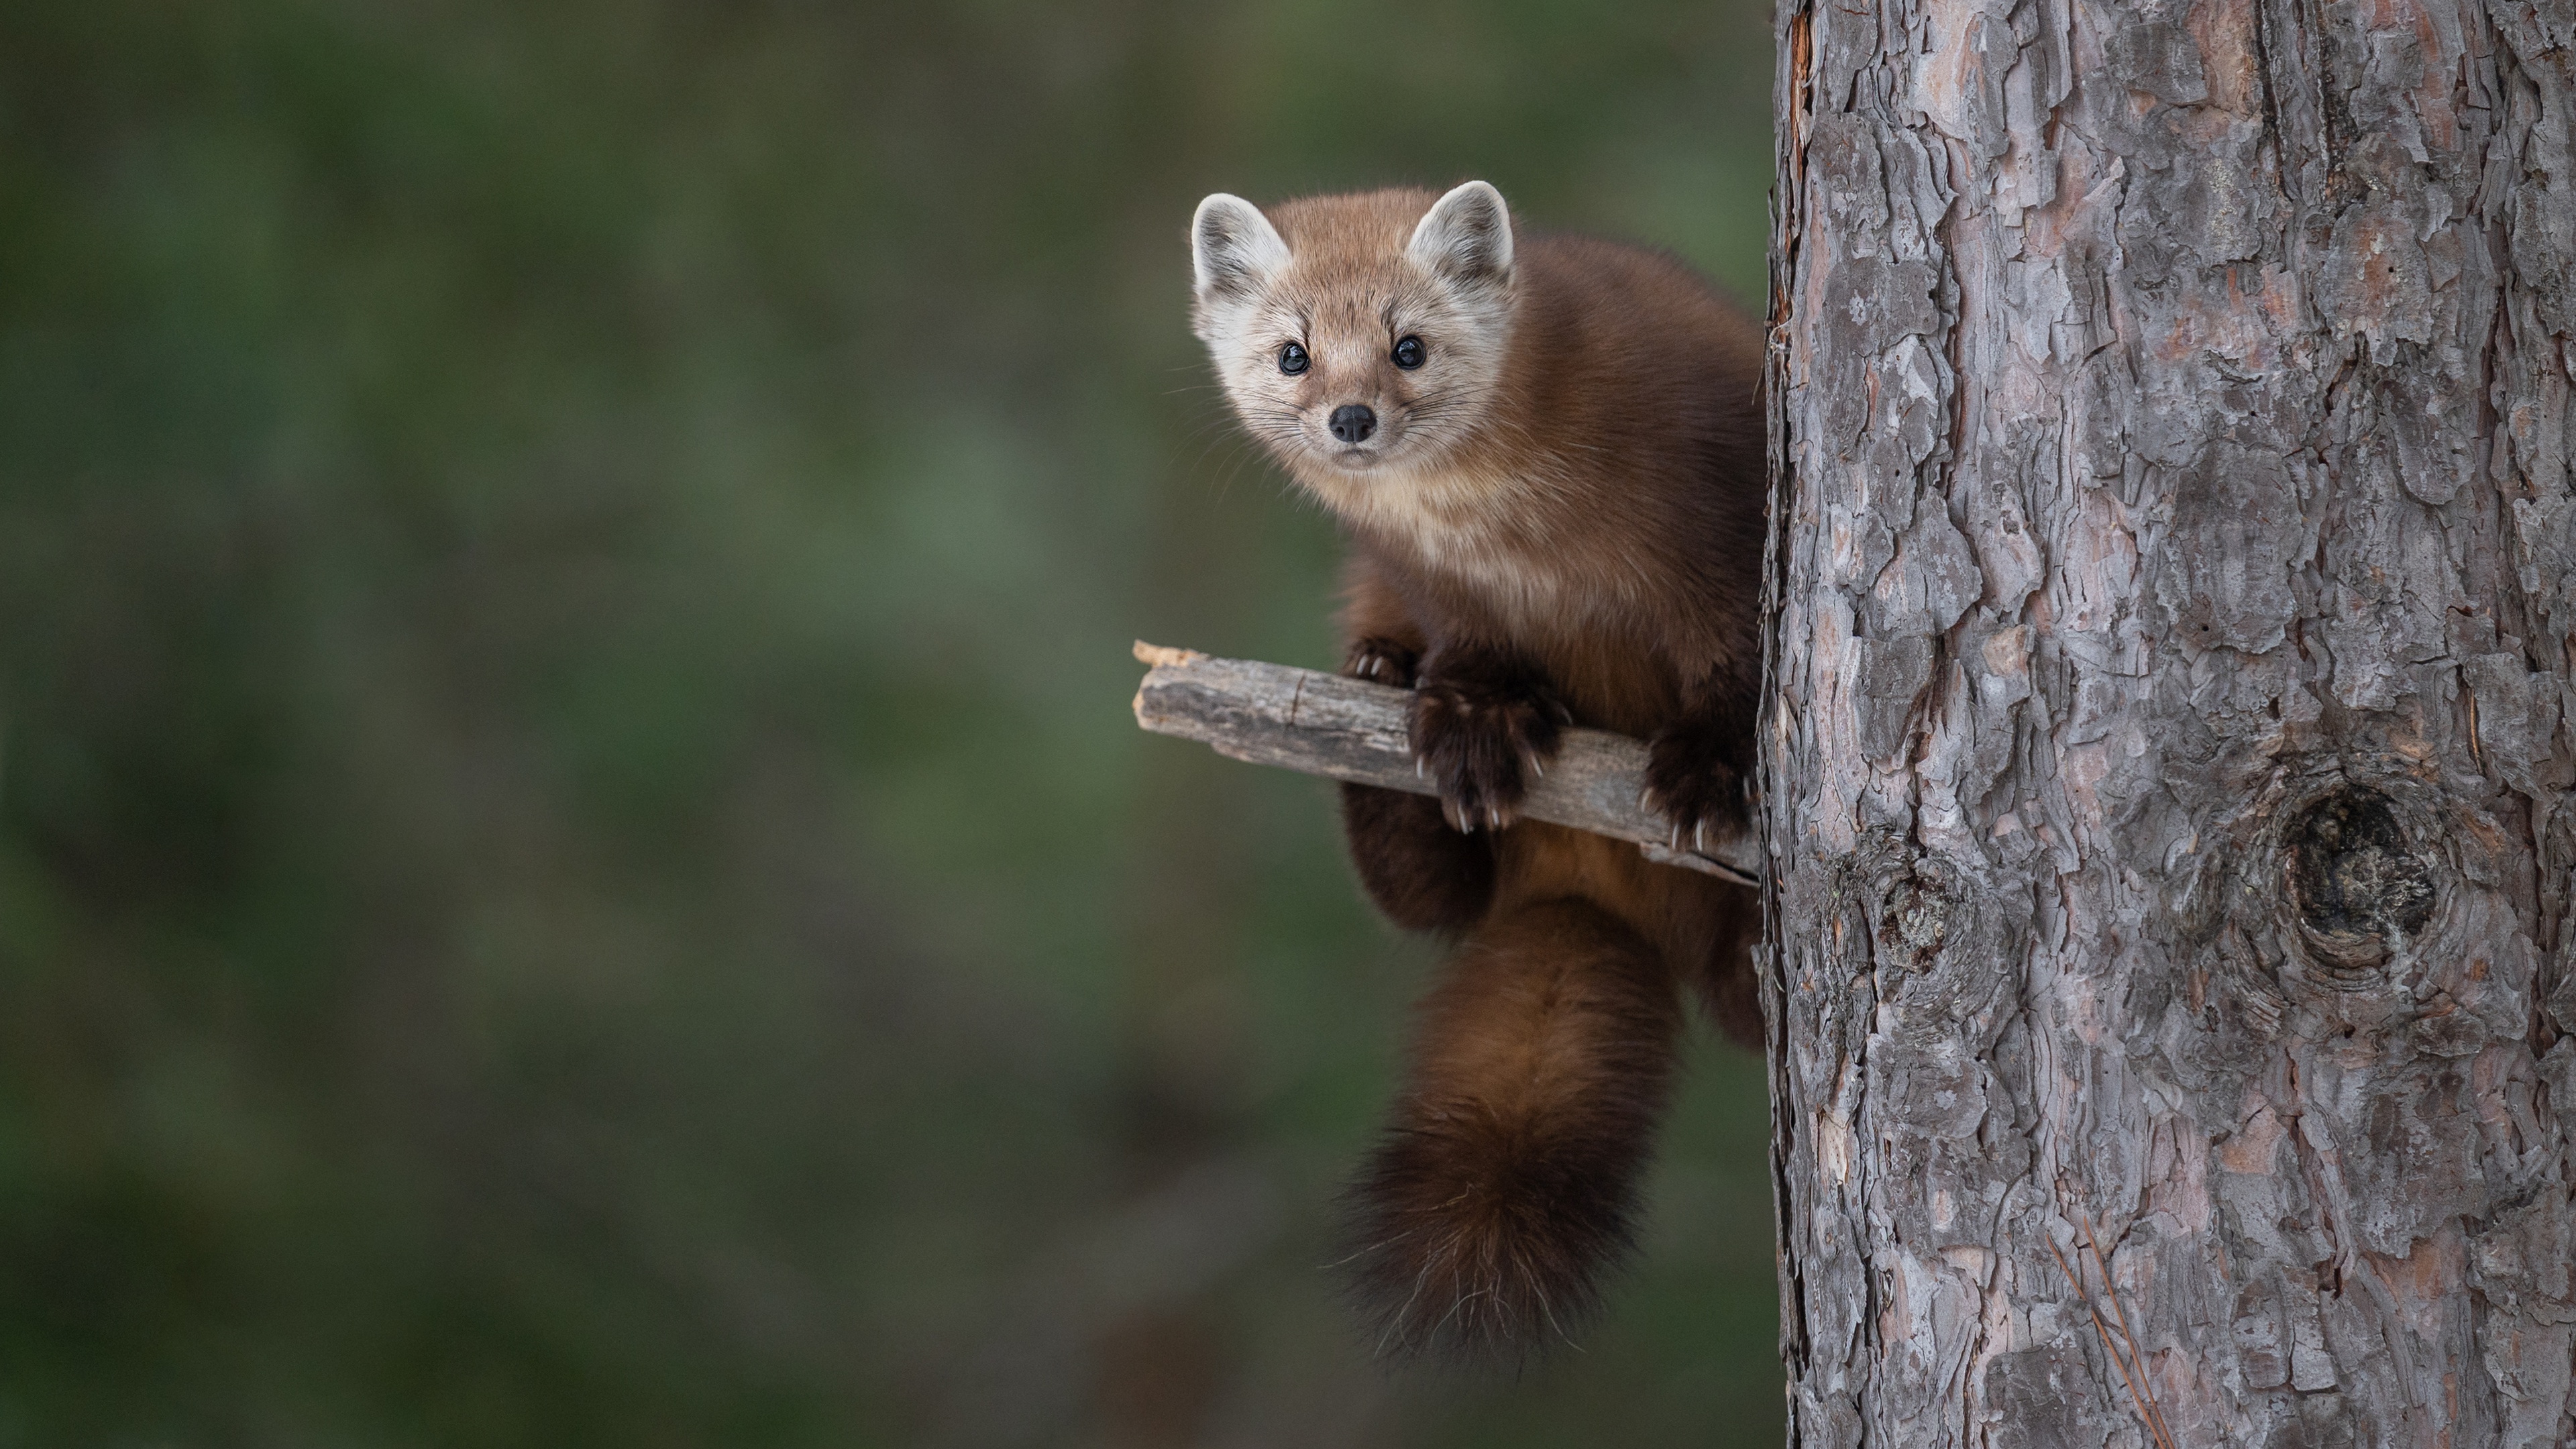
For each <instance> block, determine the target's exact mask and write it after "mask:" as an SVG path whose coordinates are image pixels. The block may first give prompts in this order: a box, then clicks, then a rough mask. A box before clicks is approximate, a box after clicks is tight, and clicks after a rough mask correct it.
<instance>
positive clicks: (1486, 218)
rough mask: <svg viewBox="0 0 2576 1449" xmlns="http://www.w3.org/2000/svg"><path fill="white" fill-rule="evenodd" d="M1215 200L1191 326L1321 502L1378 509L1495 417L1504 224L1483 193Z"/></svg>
mask: <svg viewBox="0 0 2576 1449" xmlns="http://www.w3.org/2000/svg"><path fill="white" fill-rule="evenodd" d="M1275 217H1276V221H1277V225H1276V226H1274V225H1273V219H1272V217H1268V216H1264V215H1263V214H1262V213H1261V212H1260V211H1259V210H1257V209H1255V208H1254V207H1253V206H1252V205H1251V204H1250V203H1249V202H1245V201H1242V200H1240V199H1238V198H1235V197H1231V196H1225V195H1217V196H1211V197H1209V198H1208V199H1207V200H1206V201H1205V202H1202V203H1201V204H1200V206H1199V214H1198V218H1197V220H1196V221H1195V222H1194V223H1193V224H1192V226H1191V229H1190V235H1191V249H1192V259H1193V262H1194V268H1193V270H1194V272H1195V274H1196V278H1197V284H1198V285H1197V298H1196V308H1195V313H1196V323H1197V331H1198V335H1199V337H1200V338H1201V339H1202V340H1204V341H1205V342H1206V343H1207V345H1208V352H1209V354H1210V356H1211V357H1212V358H1213V359H1214V360H1215V363H1216V367H1217V375H1218V377H1219V379H1220V380H1221V381H1222V382H1223V384H1224V386H1225V391H1226V396H1227V397H1228V398H1229V399H1231V400H1232V402H1233V403H1234V409H1235V413H1236V415H1237V416H1238V417H1240V418H1241V419H1242V420H1243V425H1244V427H1245V429H1246V430H1247V431H1249V432H1250V433H1251V434H1252V435H1253V436H1254V437H1255V438H1258V439H1259V440H1260V441H1261V442H1262V443H1263V444H1264V445H1265V446H1267V447H1268V448H1269V449H1270V450H1271V451H1272V452H1273V453H1274V454H1276V455H1277V456H1278V457H1279V459H1280V461H1281V462H1283V463H1285V464H1286V465H1287V466H1288V468H1289V470H1290V471H1291V472H1292V473H1294V474H1295V475H1296V476H1297V478H1298V479H1299V480H1300V481H1301V482H1303V483H1305V484H1306V485H1307V486H1308V487H1310V488H1312V489H1314V490H1315V491H1316V492H1317V493H1318V494H1320V495H1322V496H1323V498H1324V500H1325V501H1326V502H1327V503H1330V504H1332V505H1333V506H1335V507H1336V508H1339V509H1342V510H1343V511H1345V512H1358V513H1374V512H1376V511H1378V510H1379V509H1380V508H1382V507H1383V506H1385V504H1386V503H1388V502H1389V501H1390V500H1387V499H1384V498H1380V497H1375V496H1373V495H1375V494H1377V493H1380V492H1382V491H1384V490H1388V489H1401V488H1404V487H1406V486H1407V485H1408V483H1409V481H1410V480H1411V479H1412V478H1414V477H1415V476H1416V475H1420V474H1424V473H1429V472H1433V471H1436V470H1438V469H1440V468H1442V467H1443V466H1444V464H1446V463H1447V462H1448V461H1449V460H1450V459H1451V457H1452V455H1453V454H1454V453H1455V450H1456V449H1457V448H1458V446H1459V444H1460V443H1462V442H1463V441H1465V440H1466V439H1467V438H1468V437H1469V436H1470V435H1472V434H1473V433H1474V432H1475V431H1476V430H1477V429H1479V428H1480V427H1484V426H1486V425H1487V424H1488V423H1489V421H1490V418H1489V406H1488V405H1489V403H1490V401H1491V399H1492V397H1493V394H1494V391H1495V388H1496V385H1497V383H1498V382H1499V380H1500V377H1501V373H1502V365H1503V356H1504V347H1505V343H1506V340H1507V333H1508V330H1509V327H1510V322H1511V299H1512V285H1511V221H1510V218H1509V216H1508V214H1506V213H1505V212H1504V210H1503V202H1502V197H1501V196H1500V195H1498V194H1496V193H1495V191H1494V189H1493V188H1492V187H1490V186H1487V185H1485V184H1484V183H1482V182H1470V183H1468V184H1467V185H1466V186H1462V187H1460V188H1459V189H1458V190H1456V191H1453V192H1451V193H1450V194H1449V195H1448V196H1446V197H1443V198H1442V199H1441V200H1440V201H1439V203H1438V204H1436V205H1433V204H1431V203H1430V199H1429V197H1428V196H1427V195H1425V194H1424V193H1420V192H1376V193H1371V194H1367V195H1361V196H1335V197H1320V198H1315V199H1312V200H1307V201H1299V202H1290V203H1288V204H1286V205H1284V206H1281V207H1279V208H1277V209H1276V211H1275Z"/></svg>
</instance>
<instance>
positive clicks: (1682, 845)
mask: <svg viewBox="0 0 2576 1449" xmlns="http://www.w3.org/2000/svg"><path fill="white" fill-rule="evenodd" d="M1741 759H1742V754H1741V748H1740V746H1739V745H1738V744H1737V742H1736V741H1733V740H1730V739H1726V738H1724V737H1723V736H1721V735H1720V734H1719V733H1718V732H1716V731H1714V730H1708V729H1704V728H1694V727H1692V726H1690V725H1676V726H1673V727H1671V728H1669V729H1666V730H1663V731H1662V732H1660V733H1658V734H1657V735H1656V736H1655V737H1654V739H1653V740H1651V741H1649V742H1648V744H1647V747H1646V788H1645V789H1644V790H1643V791H1642V792H1640V793H1639V795H1638V800H1637V803H1639V804H1641V805H1643V806H1645V807H1646V808H1647V809H1649V810H1651V811H1653V812H1655V813H1656V814H1657V815H1660V816H1662V817H1663V818H1664V819H1665V821H1666V822H1668V823H1669V824H1670V825H1671V826H1672V827H1673V838H1672V846H1673V849H1675V850H1695V851H1698V852H1699V853H1701V854H1703V855H1705V854H1707V853H1708V850H1709V848H1710V847H1711V846H1714V845H1716V844H1717V843H1718V842H1720V841H1722V840H1724V839H1725V838H1726V837H1728V836H1730V835H1733V834H1735V833H1736V832H1737V831H1739V830H1742V829H1743V828H1744V825H1745V817H1746V810H1745V801H1744V773H1743V770H1742V769H1741V768H1740V766H1739V764H1738V761H1739V760H1741Z"/></svg>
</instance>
